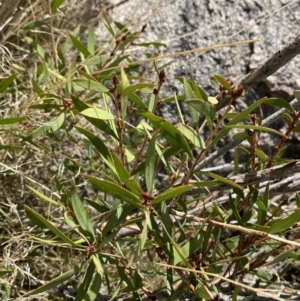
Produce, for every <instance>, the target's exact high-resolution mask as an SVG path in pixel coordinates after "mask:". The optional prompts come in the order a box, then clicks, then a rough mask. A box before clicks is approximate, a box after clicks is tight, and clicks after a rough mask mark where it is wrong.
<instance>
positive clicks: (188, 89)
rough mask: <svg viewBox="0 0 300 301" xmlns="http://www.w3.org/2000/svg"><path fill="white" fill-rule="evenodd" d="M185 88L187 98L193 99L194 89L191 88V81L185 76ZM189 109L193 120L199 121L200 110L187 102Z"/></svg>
mask: <svg viewBox="0 0 300 301" xmlns="http://www.w3.org/2000/svg"><path fill="white" fill-rule="evenodd" d="M183 88H184V96H185V98H186V99H191V98H194V97H195V94H194V91H193V89H192V88H191V86H190V84H189V82H188V81H187V80H186V79H185V78H184V79H183ZM187 107H188V110H189V112H190V115H191V117H192V120H193V122H195V123H198V121H199V112H198V111H197V110H196V109H195V108H194V107H193V106H191V105H189V104H188V103H187Z"/></svg>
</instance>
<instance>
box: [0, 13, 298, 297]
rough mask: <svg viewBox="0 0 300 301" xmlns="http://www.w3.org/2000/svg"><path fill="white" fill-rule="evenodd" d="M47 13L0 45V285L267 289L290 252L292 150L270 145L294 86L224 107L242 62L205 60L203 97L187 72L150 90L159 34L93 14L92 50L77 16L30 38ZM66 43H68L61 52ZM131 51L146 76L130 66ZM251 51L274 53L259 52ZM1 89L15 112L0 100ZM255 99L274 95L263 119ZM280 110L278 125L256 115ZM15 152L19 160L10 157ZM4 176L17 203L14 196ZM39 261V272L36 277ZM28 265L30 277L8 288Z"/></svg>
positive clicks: (238, 97) (205, 291)
mask: <svg viewBox="0 0 300 301" xmlns="http://www.w3.org/2000/svg"><path fill="white" fill-rule="evenodd" d="M56 10H57V8H54V9H53V13H55V11H56ZM54 21H55V20H54ZM54 21H51V24H50V25H49V24H46V23H44V22H38V21H35V22H32V23H29V24H26V25H25V26H24V27H23V30H24V33H25V34H26V35H25V37H24V40H25V41H26V42H27V45H28V47H29V49H30V56H29V57H28V60H27V61H23V62H20V61H17V60H16V59H15V58H14V56H11V57H10V56H9V53H8V52H7V56H6V61H7V63H8V64H9V66H10V67H9V72H10V75H8V76H6V77H5V78H4V79H3V80H2V82H1V84H0V91H1V92H2V93H3V102H2V107H3V111H2V112H4V113H3V114H2V119H1V122H0V123H1V131H2V135H3V137H4V138H5V139H4V143H3V144H2V145H1V149H2V150H5V151H6V154H7V156H9V158H12V159H13V160H15V161H13V162H14V163H15V166H16V167H12V166H14V165H13V164H9V163H8V162H7V161H6V163H5V164H4V163H1V165H2V167H4V169H3V170H2V175H3V177H2V178H3V180H5V181H6V185H7V186H8V188H7V189H12V188H14V187H15V189H16V190H15V194H11V192H9V193H6V194H4V199H3V203H2V209H1V212H2V214H3V216H4V222H3V225H6V226H7V225H9V224H10V225H14V226H13V227H12V229H3V237H4V247H3V248H4V261H3V264H2V265H1V274H2V275H3V276H1V278H0V279H1V291H2V294H3V296H4V298H5V299H6V300H9V299H10V298H14V297H18V296H20V298H23V299H22V300H24V298H27V297H28V298H30V297H29V296H31V295H36V294H40V293H44V292H46V291H50V295H51V294H52V295H55V294H56V295H57V294H58V293H59V292H60V291H61V288H60V285H61V284H62V283H64V282H66V281H69V280H70V279H71V278H72V277H73V276H76V277H75V278H76V279H79V284H78V287H77V289H76V298H75V300H94V299H95V298H97V294H98V292H99V291H100V289H101V291H102V292H103V288H104V287H106V291H105V293H107V294H110V295H112V298H115V297H117V296H119V295H121V294H125V293H126V294H129V295H130V296H131V298H133V300H140V299H142V298H143V294H146V295H147V296H148V297H149V298H150V299H152V300H155V298H156V297H158V298H160V297H161V296H162V295H164V294H166V296H169V297H170V298H171V299H172V300H173V299H175V298H176V297H178V296H181V295H182V294H184V293H188V294H190V295H191V296H193V297H195V298H202V299H205V300H210V299H215V298H217V296H221V295H222V294H224V292H227V293H228V292H229V294H231V295H232V297H233V298H234V299H236V298H237V296H238V295H239V294H240V290H247V291H252V292H256V293H258V292H259V293H261V294H266V293H269V294H272V293H276V292H277V290H278V287H279V286H278V285H279V283H280V279H281V278H283V277H284V276H285V275H286V274H288V272H289V270H290V269H291V267H292V266H293V265H294V263H295V262H296V261H297V260H298V258H299V257H298V256H299V252H298V251H297V249H296V247H298V246H299V243H298V242H297V241H296V240H297V238H298V233H297V227H298V223H299V220H300V212H299V207H300V198H299V196H298V194H297V193H296V194H295V192H296V191H297V190H298V187H299V184H298V181H299V180H298V178H297V173H299V168H300V165H299V161H297V160H293V159H290V158H284V151H285V149H286V146H285V143H286V141H287V139H288V138H289V137H290V136H291V135H292V134H293V133H297V132H299V130H300V127H299V124H298V120H299V118H300V113H299V112H298V111H297V110H296V109H295V108H296V106H297V102H298V101H299V100H300V93H299V91H295V98H296V100H294V101H292V102H291V103H289V102H287V101H286V100H283V99H278V98H262V99H258V100H255V101H254V102H253V103H252V104H251V105H250V106H248V107H247V108H246V109H244V110H240V108H239V106H238V102H240V101H242V97H243V96H244V95H245V93H247V91H248V90H249V89H250V87H251V86H253V84H254V83H255V80H253V73H252V74H251V77H245V78H244V79H243V80H241V82H240V83H238V84H233V83H232V82H231V81H229V80H227V79H225V78H224V77H222V76H221V75H218V74H216V75H214V76H213V77H212V78H211V82H212V84H213V85H214V86H215V87H216V88H217V89H218V95H217V96H216V97H213V96H210V95H208V94H207V93H206V92H205V91H204V90H203V89H202V88H201V87H199V86H198V85H197V83H196V82H195V81H194V80H193V79H187V78H178V80H179V82H180V83H181V85H182V91H183V93H182V94H180V95H177V94H174V95H163V93H162V87H163V85H164V82H165V80H166V77H167V76H168V73H167V68H166V66H163V65H161V63H160V60H159V57H157V56H156V51H158V50H159V47H160V46H161V44H160V43H159V42H157V41H155V42H153V43H141V42H140V41H139V38H140V36H141V35H142V34H143V33H144V31H145V29H146V27H145V26H143V27H142V28H141V29H140V30H138V31H136V32H131V31H130V30H129V29H128V28H126V27H125V26H124V25H122V24H120V23H118V22H109V21H108V19H106V28H107V30H108V32H109V33H110V35H111V38H112V40H113V47H112V46H111V44H109V45H110V47H111V48H107V49H105V48H104V49H101V50H96V45H95V39H94V27H93V26H91V27H90V29H89V33H88V38H87V41H81V39H80V35H79V33H80V28H76V29H75V30H74V31H73V33H72V34H70V35H69V36H68V38H66V40H65V41H64V42H63V43H61V44H59V45H58V46H56V44H55V43H54V42H53V40H52V41H50V43H49V44H48V43H46V42H45V40H44V39H45V37H44V36H43V35H42V34H40V33H36V32H35V30H36V31H37V32H39V31H41V30H42V29H43V28H44V27H45V26H46V27H47V26H50V27H51V26H54V25H53V22H54ZM52 29H53V28H52ZM132 45H135V47H136V46H139V47H140V48H142V47H146V49H147V56H148V57H147V58H146V59H143V60H138V61H135V60H133V57H131V56H129V55H128V54H127V50H128V49H130V48H131V47H132ZM70 49H73V51H76V52H77V54H76V56H74V58H73V59H71V60H70V59H69V51H70ZM286 49H288V48H286ZM286 51H288V50H286ZM53 53H55V54H53ZM283 53H284V51H283ZM145 63H147V64H150V66H151V68H153V73H154V74H155V79H154V80H151V79H147V77H146V78H145V73H144V69H143V68H142V67H141V64H145ZM267 63H269V64H270V66H272V67H274V64H273V63H272V58H271V60H270V61H269V62H267ZM267 63H265V64H264V65H263V66H265V65H266V64H267ZM279 67H280V66H279ZM147 68H150V67H149V66H147ZM276 68H278V66H276V67H274V70H275V69H276ZM255 72H257V73H256V74H258V73H259V72H261V69H260V68H258V69H257V70H256V71H255ZM18 97H19V98H20V97H23V99H25V100H26V102H25V103H24V104H21V103H20V102H18V101H17V98H18ZM8 103H9V104H10V107H13V106H18V107H19V108H20V110H19V112H16V110H15V108H14V111H13V112H14V115H12V114H11V112H10V109H9V108H7V104H8ZM263 104H264V105H268V106H277V107H279V109H278V111H277V112H276V113H274V114H273V115H272V116H270V117H267V118H265V117H264V116H263V115H262V114H261V111H260V109H261V107H262V105H263ZM164 105H167V106H169V107H170V108H171V107H172V108H176V111H175V112H176V114H177V118H178V120H179V122H178V123H176V124H173V123H172V121H171V120H166V119H165V116H162V115H160V113H159V108H160V107H161V106H164ZM183 106H186V108H187V113H183V112H182V109H181V108H182V107H183ZM220 110H222V113H220ZM16 113H18V114H16ZM282 116H283V117H284V119H285V121H286V130H285V132H282V131H279V130H275V129H274V128H272V123H273V122H274V121H275V120H277V119H278V118H280V117H282ZM262 133H270V135H277V136H278V137H279V139H278V143H277V145H276V147H275V148H274V149H273V151H272V152H271V153H270V154H267V153H266V152H264V151H263V149H262V148H261V147H260V137H261V134H262ZM231 136H232V137H231ZM225 140H227V141H230V142H229V143H227V144H225V143H224V141H225ZM244 142H246V143H244ZM234 148H236V153H235V156H234V161H233V162H231V163H230V164H228V165H226V166H225V165H224V166H221V168H223V169H225V168H228V169H229V171H226V170H223V174H222V173H221V172H220V169H219V172H218V169H217V168H216V167H215V168H211V167H210V165H211V163H212V162H213V161H214V160H216V159H218V158H220V157H222V156H223V155H224V154H226V153H228V152H229V151H231V150H232V149H234ZM239 152H242V153H244V154H245V156H246V158H247V159H246V160H245V161H244V162H239ZM20 154H21V155H20ZM33 155H37V156H38V160H37V163H35V162H34V161H33V158H32V156H33ZM18 157H19V158H20V160H21V161H22V164H29V167H25V169H24V167H23V168H22V167H20V168H18V166H19V163H18ZM29 158H30V159H29ZM39 162H41V163H39ZM45 167H46V169H48V170H47V171H46V172H45V171H43V169H44V168H45ZM215 170H217V171H215ZM214 171H215V172H214ZM27 173H29V174H30V175H29V176H28V175H27ZM224 174H225V175H224ZM33 175H34V176H35V177H33ZM19 179H22V181H24V183H25V185H24V186H22V189H21V191H22V194H26V195H27V197H26V201H25V202H22V201H21V200H18V199H17V198H16V194H18V193H19V192H20V188H19V187H18V185H19V183H16V182H12V181H13V180H14V181H18V180H19ZM11 196H13V198H11ZM275 196H276V197H275ZM274 197H275V198H274ZM38 199H40V200H42V202H40V201H38ZM7 200H8V201H9V205H8V206H5V203H6V202H7ZM274 200H275V201H274ZM291 201H293V204H289V207H286V205H287V204H288V203H291ZM16 204H19V205H18V206H19V207H18V210H16V208H17V207H16ZM45 204H48V205H49V207H47V206H45ZM286 208H288V209H286ZM24 209H25V212H26V216H27V217H28V218H29V220H26V219H25V214H24ZM16 217H18V218H19V220H20V223H19V224H18V223H17V224H18V227H20V228H16V223H15V219H16ZM32 225H34V226H32ZM26 227H30V228H26ZM16 237H17V238H20V241H18V240H16ZM13 247H14V248H16V251H12V250H13ZM11 252H12V253H11ZM21 256H22V257H24V258H22V259H21ZM17 258H18V260H17ZM57 259H58V260H59V262H56V260H57ZM33 261H35V263H33ZM43 262H44V263H45V264H46V265H47V264H48V266H43ZM63 262H65V266H61V265H62V263H63ZM49 265H53V268H54V271H53V270H52V271H51V276H49V275H48V276H47V277H44V276H43V274H44V273H47V272H48V269H49ZM275 267H276V269H275ZM273 269H274V270H275V271H277V272H275V275H274V273H273ZM4 276H7V278H5V277H4ZM28 279H29V280H30V281H32V280H34V281H36V285H37V286H38V287H37V288H35V289H33V290H31V291H29V292H26V293H24V292H22V291H21V290H20V289H21V287H22V286H23V287H26V286H27V287H30V285H29V284H28V283H27V282H28ZM42 279H43V280H47V281H46V282H43V281H42ZM249 279H250V280H251V281H253V282H252V284H249V281H250V280H249ZM24 281H25V284H24ZM40 284H43V285H42V286H40ZM14 286H15V287H14ZM65 297H66V295H65ZM272 297H273V298H276V296H275V295H272Z"/></svg>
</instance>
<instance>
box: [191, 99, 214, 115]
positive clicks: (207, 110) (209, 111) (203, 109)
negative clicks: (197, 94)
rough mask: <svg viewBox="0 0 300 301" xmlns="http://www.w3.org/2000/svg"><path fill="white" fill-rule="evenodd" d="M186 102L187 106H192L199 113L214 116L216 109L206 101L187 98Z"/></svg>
mask: <svg viewBox="0 0 300 301" xmlns="http://www.w3.org/2000/svg"><path fill="white" fill-rule="evenodd" d="M186 103H187V105H188V106H191V107H193V108H194V109H195V110H196V111H197V112H199V113H200V114H201V115H204V116H209V117H212V118H213V117H215V116H216V111H215V109H214V108H213V107H212V106H211V105H210V103H209V102H206V101H204V100H202V99H197V98H191V99H187V100H186Z"/></svg>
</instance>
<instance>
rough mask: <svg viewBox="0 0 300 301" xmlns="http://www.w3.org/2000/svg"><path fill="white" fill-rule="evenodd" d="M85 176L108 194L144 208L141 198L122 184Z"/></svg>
mask: <svg viewBox="0 0 300 301" xmlns="http://www.w3.org/2000/svg"><path fill="white" fill-rule="evenodd" d="M85 177H86V178H87V179H88V180H89V181H90V182H91V183H92V184H93V185H94V186H95V187H97V188H99V189H100V190H101V191H103V192H105V193H106V194H108V195H111V196H113V197H115V198H117V199H119V200H121V201H124V202H126V203H128V204H131V205H135V206H137V207H140V208H143V206H142V204H141V202H140V199H139V198H138V197H137V196H136V195H134V194H133V193H131V192H130V191H128V190H126V189H124V188H122V187H121V186H119V185H117V184H115V183H113V182H109V181H106V180H101V179H98V178H95V177H92V176H87V175H85Z"/></svg>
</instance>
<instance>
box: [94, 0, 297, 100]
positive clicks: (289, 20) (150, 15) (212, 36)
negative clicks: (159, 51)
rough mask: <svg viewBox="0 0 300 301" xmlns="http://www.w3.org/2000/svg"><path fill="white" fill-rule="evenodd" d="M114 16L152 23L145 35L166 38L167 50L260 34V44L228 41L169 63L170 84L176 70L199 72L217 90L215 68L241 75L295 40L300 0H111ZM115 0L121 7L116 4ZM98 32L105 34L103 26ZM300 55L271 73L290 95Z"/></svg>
mask: <svg viewBox="0 0 300 301" xmlns="http://www.w3.org/2000/svg"><path fill="white" fill-rule="evenodd" d="M110 2H111V9H109V12H110V14H111V17H112V19H113V20H118V21H120V22H122V23H124V24H127V25H128V27H129V28H133V27H135V28H136V29H140V28H141V26H142V24H144V23H147V24H148V27H147V33H146V35H145V38H146V39H147V40H149V41H153V40H157V39H158V38H160V37H161V41H162V42H163V43H165V45H166V46H165V47H164V49H163V52H164V53H175V52H179V51H184V50H191V49H195V48H199V47H207V46H211V45H215V44H218V43H221V44H222V43H228V42H234V41H240V40H247V39H249V38H257V39H259V41H258V42H256V43H254V44H245V45H239V46H236V47H224V48H221V49H216V50H212V51H208V52H206V53H202V54H199V53H198V54H197V53H192V54H188V55H182V56H179V57H176V60H175V63H174V64H172V65H171V66H170V67H168V69H167V72H168V82H167V84H169V85H173V84H175V85H176V86H180V85H178V82H177V81H176V80H174V76H176V75H179V76H189V75H190V74H193V75H194V76H195V79H196V81H197V82H198V83H199V84H200V85H201V86H202V87H204V88H205V89H206V90H208V91H209V92H211V93H213V90H212V86H211V84H210V81H209V78H210V76H212V75H213V74H215V73H220V74H222V75H223V76H225V77H227V78H230V79H233V80H234V81H237V80H238V79H239V78H241V77H242V76H243V75H245V74H246V73H248V72H249V71H250V70H251V69H253V68H255V67H257V66H258V65H259V64H260V63H261V62H263V61H264V60H265V59H267V58H268V57H269V56H270V55H272V54H273V53H275V52H276V51H277V50H278V49H279V48H280V47H282V46H283V45H284V44H285V43H288V42H291V41H292V40H293V39H294V38H295V37H296V36H297V35H298V34H299V29H300V9H299V8H300V2H299V1H290V5H288V6H286V7H284V5H285V4H286V3H287V1H283V0H260V1H254V0H240V1H233V0H231V1H230V0H205V1H203V0H194V1H192V0H174V1H155V0H144V1H136V0H127V1H121V0H110ZM114 5H115V7H113V6H114ZM98 34H99V35H100V36H101V35H102V34H103V30H102V29H101V26H100V28H99V32H98ZM299 64H300V56H298V57H296V58H294V59H293V60H292V61H291V62H290V63H288V64H287V65H285V66H284V67H283V68H281V69H280V70H279V71H277V72H276V73H275V74H274V75H272V76H270V77H269V83H268V86H269V87H270V88H271V89H272V90H276V91H284V92H286V93H288V94H289V95H292V94H293V91H294V89H299V88H300V77H299Z"/></svg>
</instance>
